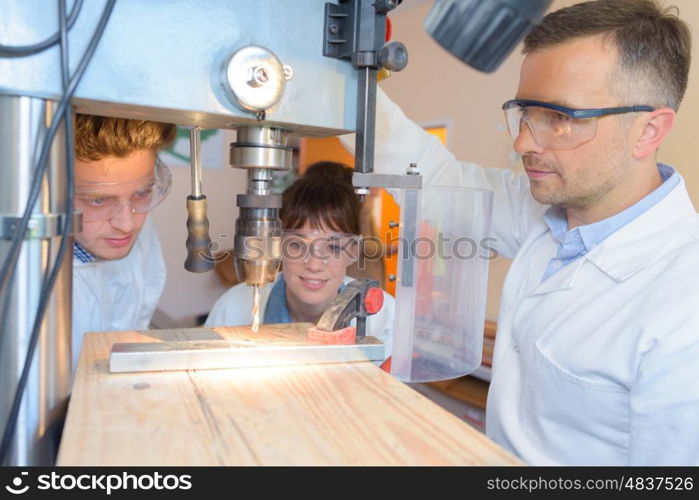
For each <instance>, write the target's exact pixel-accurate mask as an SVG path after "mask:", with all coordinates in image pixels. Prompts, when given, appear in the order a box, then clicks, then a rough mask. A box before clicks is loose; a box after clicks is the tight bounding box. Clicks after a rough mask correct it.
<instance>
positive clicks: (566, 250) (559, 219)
mask: <svg viewBox="0 0 699 500" xmlns="http://www.w3.org/2000/svg"><path fill="white" fill-rule="evenodd" d="M658 172H660V176H661V177H662V179H663V183H662V184H661V185H660V186H658V187H657V188H656V189H655V190H654V191H653V192H652V193H650V194H649V195H647V196H646V197H644V198H643V199H641V200H640V201H638V202H637V203H635V204H634V205H632V206H630V207H629V208H627V209H626V210H623V211H622V212H619V213H618V214H616V215H613V216H611V217H608V218H606V219H603V220H601V221H599V222H595V223H594V224H588V225H586V226H578V227H576V228H574V229H572V230H570V231H568V219H567V217H566V212H565V209H562V208H559V207H551V208H549V209H548V210H547V211H546V214H545V215H544V220H545V221H546V225H548V227H549V229H550V230H551V234H552V235H553V238H554V240H556V241H557V242H558V244H559V246H558V252H557V253H556V256H555V257H554V258H553V259H551V260H550V261H549V264H548V266H547V267H546V271H545V272H544V276H543V277H542V278H541V281H542V282H544V281H546V279H548V278H549V277H550V276H552V275H554V274H555V273H556V272H558V271H559V270H561V269H563V268H564V267H565V266H567V265H568V264H570V263H571V262H573V261H575V260H576V259H578V258H580V257H582V256H583V255H585V254H587V253H588V252H589V251H590V250H592V248H594V247H595V246H596V245H598V244H599V243H601V242H602V241H604V240H605V239H606V238H607V237H609V236H610V235H611V234H613V233H615V232H616V231H618V230H619V229H621V228H622V227H624V226H625V225H626V224H628V223H629V222H631V221H632V220H634V219H635V218H637V217H638V216H639V215H641V214H643V213H644V212H645V211H646V210H648V209H649V208H651V207H652V206H653V205H655V204H656V203H658V202H659V201H660V200H662V199H663V198H664V197H665V196H666V195H667V194H668V193H669V192H670V191H671V190H672V189H673V188H674V187H675V186H677V185H678V184H679V182H680V176H679V175H678V174H677V173H676V172H675V169H673V168H672V167H670V166H668V165H665V164H663V163H659V164H658Z"/></svg>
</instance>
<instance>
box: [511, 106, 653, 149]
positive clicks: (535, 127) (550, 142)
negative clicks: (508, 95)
mask: <svg viewBox="0 0 699 500" xmlns="http://www.w3.org/2000/svg"><path fill="white" fill-rule="evenodd" d="M502 109H503V111H504V113H505V122H506V123H507V129H508V131H509V133H510V135H511V136H512V138H513V139H515V140H516V139H517V137H518V136H519V134H520V131H521V128H522V125H523V124H524V123H526V124H527V125H528V126H529V129H530V131H531V133H532V135H533V136H534V140H535V141H536V143H537V144H538V145H539V146H541V147H543V148H547V149H570V148H575V147H577V146H579V145H581V144H583V143H585V142H587V141H589V140H591V139H592V138H593V137H594V136H595V135H596V132H597V118H601V117H603V116H608V115H620V114H624V113H634V112H646V111H655V108H654V107H652V106H646V105H636V106H615V107H610V108H590V109H575V108H569V107H567V106H560V105H558V104H552V103H549V102H544V101H536V100H532V99H511V100H509V101H507V102H505V103H504V104H503V105H502Z"/></svg>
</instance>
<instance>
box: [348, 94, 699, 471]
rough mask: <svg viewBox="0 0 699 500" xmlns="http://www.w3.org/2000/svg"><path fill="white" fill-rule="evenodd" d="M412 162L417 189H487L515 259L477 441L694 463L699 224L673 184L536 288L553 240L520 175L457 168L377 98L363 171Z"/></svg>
mask: <svg viewBox="0 0 699 500" xmlns="http://www.w3.org/2000/svg"><path fill="white" fill-rule="evenodd" d="M343 141H344V142H345V144H346V145H347V146H351V145H352V140H351V139H350V138H348V137H345V138H344V139H343ZM411 162H417V164H418V167H419V169H420V171H421V173H422V174H423V176H424V183H425V184H426V185H441V186H465V187H477V188H483V189H491V190H492V191H493V192H494V203H493V211H494V213H493V229H492V233H493V236H494V237H495V238H497V245H496V246H497V249H498V251H499V252H500V253H501V254H502V255H504V256H505V257H508V258H512V259H514V260H513V263H512V267H511V269H510V271H509V273H508V275H507V278H506V280H505V284H504V288H503V294H502V302H501V306H500V313H499V317H498V330H497V338H496V343H495V351H494V356H493V372H492V383H491V385H490V391H489V394H488V404H487V414H486V415H487V417H486V432H487V434H488V436H489V437H491V438H492V439H493V440H495V441H496V442H498V443H499V444H501V445H502V446H504V447H505V448H507V449H509V450H511V451H512V452H514V453H515V454H516V455H518V456H520V457H522V458H523V459H524V460H525V461H526V462H528V463H531V464H543V465H549V464H568V465H574V464H591V465H627V464H628V465H669V464H686V465H699V382H698V381H699V218H698V217H697V213H696V210H695V209H694V207H693V206H692V203H691V201H690V199H689V196H688V193H687V190H686V187H685V183H684V180H681V182H680V184H679V185H678V186H676V187H675V188H674V189H673V190H672V191H671V192H670V193H669V194H668V195H667V196H666V197H665V198H664V199H663V200H662V201H660V202H659V203H658V204H657V205H655V206H654V207H652V208H651V209H649V210H648V211H647V212H645V213H644V214H642V215H641V216H640V217H638V218H637V219H635V220H633V221H632V222H630V223H629V224H627V225H626V226H624V227H623V228H621V229H620V230H618V231H617V232H615V233H614V234H612V235H611V236H609V237H608V238H607V239H606V240H604V241H603V242H602V243H600V244H599V245H598V246H596V247H595V248H593V249H592V250H591V251H590V252H589V253H588V254H587V255H585V256H584V257H581V258H580V259H578V260H576V261H574V262H573V263H571V264H569V265H568V266H566V267H564V268H563V269H561V270H560V271H558V272H557V273H556V274H554V275H553V276H551V277H550V278H549V279H547V280H546V281H544V282H543V283H541V278H542V276H543V274H544V271H545V269H546V266H547V264H548V262H549V260H550V259H551V258H552V257H554V255H555V254H556V251H557V243H556V242H555V241H554V239H553V238H552V236H551V232H550V230H549V229H548V227H547V226H546V224H545V223H544V219H543V214H544V212H545V211H546V209H547V208H548V207H547V206H544V205H541V204H539V203H537V202H536V201H535V200H534V199H533V197H532V196H531V194H530V192H529V181H528V179H527V177H526V176H524V175H515V174H514V173H513V172H511V171H508V170H501V169H485V168H482V167H479V166H478V165H475V164H472V163H464V162H458V161H456V160H455V158H454V157H453V155H452V154H451V153H449V152H448V151H447V150H446V149H445V148H444V147H443V146H442V145H441V143H440V142H439V141H438V139H437V138H435V137H432V136H429V135H428V134H426V133H425V132H424V131H423V130H422V129H420V127H418V126H417V125H415V124H414V123H412V122H410V121H409V120H408V119H407V118H406V117H405V116H404V115H403V113H402V112H401V111H400V109H399V108H398V107H397V106H395V104H393V103H392V102H390V100H388V98H386V96H385V95H384V94H383V93H382V92H379V98H378V111H377V142H376V158H375V170H376V171H377V172H380V173H395V174H398V173H404V171H405V168H406V166H407V165H408V164H409V163H411Z"/></svg>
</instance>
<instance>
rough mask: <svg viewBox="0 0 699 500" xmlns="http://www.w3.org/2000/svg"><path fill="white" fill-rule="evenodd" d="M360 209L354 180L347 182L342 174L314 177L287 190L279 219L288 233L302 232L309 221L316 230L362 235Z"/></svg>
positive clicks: (315, 175) (303, 179)
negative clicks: (300, 230)
mask: <svg viewBox="0 0 699 500" xmlns="http://www.w3.org/2000/svg"><path fill="white" fill-rule="evenodd" d="M343 168H344V167H343ZM350 174H351V170H350ZM359 210H360V205H359V198H357V195H356V194H355V193H354V188H352V182H351V177H350V181H349V182H347V180H346V179H343V177H342V176H340V175H332V174H330V173H328V175H325V174H312V175H304V176H303V177H301V178H300V179H298V180H296V182H294V183H293V184H292V185H291V186H289V187H288V188H287V189H286V190H285V191H284V193H283V194H282V209H281V212H280V216H281V219H282V226H283V228H284V229H285V230H290V229H299V228H300V227H302V226H303V225H304V224H305V223H306V222H307V221H308V222H309V223H310V225H311V227H313V228H315V229H321V228H327V229H331V230H333V231H338V232H341V233H349V234H359Z"/></svg>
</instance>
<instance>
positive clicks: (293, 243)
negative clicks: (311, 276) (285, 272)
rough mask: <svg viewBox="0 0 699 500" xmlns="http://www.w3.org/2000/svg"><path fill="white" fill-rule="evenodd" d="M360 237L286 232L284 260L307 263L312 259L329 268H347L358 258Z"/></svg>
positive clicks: (283, 240)
mask: <svg viewBox="0 0 699 500" xmlns="http://www.w3.org/2000/svg"><path fill="white" fill-rule="evenodd" d="M360 240H361V237H360V236H357V235H355V234H346V233H329V232H325V231H284V232H283V233H282V258H283V259H284V261H285V262H294V263H299V262H303V263H307V262H309V260H310V259H314V260H316V261H320V262H323V263H324V264H326V265H328V266H334V267H346V266H349V265H350V264H352V263H353V262H355V261H356V260H357V258H358V252H359V248H360V246H359V242H360Z"/></svg>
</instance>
